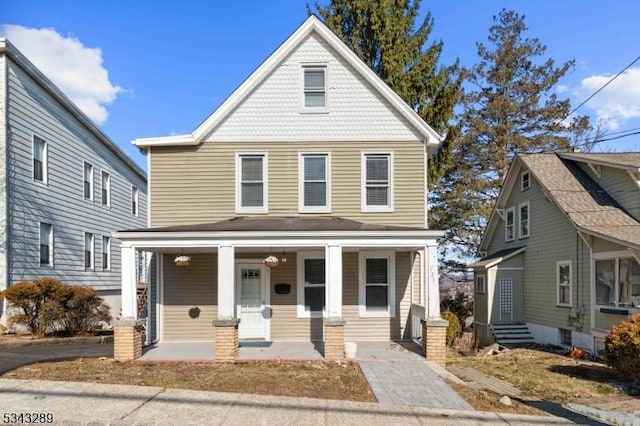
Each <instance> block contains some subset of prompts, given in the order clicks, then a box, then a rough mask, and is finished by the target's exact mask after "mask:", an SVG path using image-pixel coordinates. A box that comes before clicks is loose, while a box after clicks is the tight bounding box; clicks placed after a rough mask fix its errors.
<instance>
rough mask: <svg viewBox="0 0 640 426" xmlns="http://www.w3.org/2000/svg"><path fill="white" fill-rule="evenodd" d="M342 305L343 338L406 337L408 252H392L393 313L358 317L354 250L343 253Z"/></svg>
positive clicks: (409, 258)
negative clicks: (393, 256)
mask: <svg viewBox="0 0 640 426" xmlns="http://www.w3.org/2000/svg"><path fill="white" fill-rule="evenodd" d="M342 270H343V280H344V282H343V295H342V297H343V304H344V306H343V308H342V315H343V318H344V320H345V326H344V333H345V339H346V340H354V341H358V340H397V339H403V338H409V331H410V324H409V310H410V308H411V283H410V282H411V256H410V253H409V252H397V253H396V316H395V317H394V318H369V317H365V318H361V317H360V313H359V306H358V291H359V290H358V284H359V283H358V253H345V255H344V257H343V266H342Z"/></svg>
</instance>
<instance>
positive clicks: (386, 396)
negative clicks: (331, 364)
mask: <svg viewBox="0 0 640 426" xmlns="http://www.w3.org/2000/svg"><path fill="white" fill-rule="evenodd" d="M359 364H360V368H361V369H362V372H363V373H364V376H365V377H366V378H367V381H368V382H369V385H370V386H371V390H373V393H374V394H375V395H376V398H377V399H378V402H379V403H380V404H393V405H412V406H416V407H430V408H447V409H453V410H473V408H472V407H471V406H470V405H469V404H468V403H467V402H466V401H465V400H463V399H462V397H460V395H458V394H457V393H455V392H454V391H453V389H451V388H450V387H449V386H448V385H447V384H446V383H445V382H444V381H443V380H442V379H441V378H440V377H439V376H438V375H437V374H436V373H435V372H434V371H433V370H431V368H429V367H428V366H427V363H426V361H359Z"/></svg>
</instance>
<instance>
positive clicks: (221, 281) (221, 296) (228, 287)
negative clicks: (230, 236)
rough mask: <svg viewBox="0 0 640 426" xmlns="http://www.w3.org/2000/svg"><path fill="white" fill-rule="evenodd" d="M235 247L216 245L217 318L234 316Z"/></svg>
mask: <svg viewBox="0 0 640 426" xmlns="http://www.w3.org/2000/svg"><path fill="white" fill-rule="evenodd" d="M235 269H236V265H235V249H234V247H233V246H232V245H225V246H220V247H218V319H221V320H228V319H234V318H235V317H236V316H235V304H236V301H235V287H236V285H235V277H234V275H235Z"/></svg>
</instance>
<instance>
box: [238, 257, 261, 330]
mask: <svg viewBox="0 0 640 426" xmlns="http://www.w3.org/2000/svg"><path fill="white" fill-rule="evenodd" d="M266 275H267V274H266V268H265V266H264V265H263V264H262V263H238V265H237V267H236V282H237V286H236V290H237V293H236V294H237V295H238V296H237V309H238V315H239V317H240V325H239V326H238V337H239V338H241V339H266V338H267V315H266V305H267V301H266V296H267V294H266V293H267V292H266V290H267V276H266Z"/></svg>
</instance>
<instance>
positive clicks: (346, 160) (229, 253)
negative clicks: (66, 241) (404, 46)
mask: <svg viewBox="0 0 640 426" xmlns="http://www.w3.org/2000/svg"><path fill="white" fill-rule="evenodd" d="M440 141H441V136H440V135H438V134H437V133H436V132H435V131H434V130H433V129H431V128H430V127H429V126H428V125H427V124H426V123H425V122H424V121H423V120H422V119H421V118H420V117H419V116H418V115H417V114H416V113H415V112H414V111H413V110H412V109H411V108H410V107H409V106H408V105H407V104H405V103H404V102H403V101H402V100H401V98H400V97H399V96H398V95H396V94H395V93H394V92H393V91H392V90H391V89H390V88H389V87H388V86H387V85H386V84H385V83H384V82H383V81H382V80H380V79H379V78H378V77H377V76H376V75H375V74H374V73H373V72H372V71H371V70H370V69H369V68H368V67H367V66H366V65H365V64H364V63H363V62H361V61H360V60H359V59H358V58H357V56H356V55H355V54H354V53H352V52H351V51H350V50H349V49H348V48H347V47H346V46H345V45H344V44H343V43H342V42H341V41H340V39H339V38H338V37H336V36H335V35H334V34H333V33H332V32H331V31H330V30H329V29H328V28H327V27H326V26H325V25H324V24H323V23H322V22H321V21H320V20H319V19H318V18H316V17H314V16H311V17H309V18H308V19H307V20H306V21H305V22H304V23H303V24H302V25H301V26H300V27H299V28H298V29H297V30H296V31H295V32H294V33H293V34H292V35H291V36H290V37H289V38H288V39H287V40H286V41H285V42H284V43H283V44H282V45H281V46H280V47H279V48H278V49H277V50H275V52H273V53H272V54H271V56H270V57H269V58H268V59H267V60H266V61H265V62H264V63H263V64H262V65H260V66H259V67H258V68H257V69H256V70H255V71H254V72H253V74H251V75H250V76H249V77H248V78H247V79H246V80H245V81H244V82H243V83H242V84H241V85H240V87H238V88H237V89H236V90H235V91H234V92H233V93H232V94H231V96H229V98H228V99H227V100H226V101H225V102H224V103H223V104H222V105H221V106H220V107H219V108H218V109H217V110H216V111H214V112H213V114H211V115H210V116H209V117H208V118H207V119H206V120H205V121H204V122H203V123H202V124H201V125H200V126H199V127H198V128H196V129H195V130H194V131H193V133H191V134H187V135H180V136H167V137H158V138H144V139H137V140H135V141H134V144H135V145H136V146H138V147H139V148H140V149H141V150H143V151H144V152H145V153H146V155H147V158H148V171H149V203H150V204H149V211H150V215H149V219H150V222H149V226H148V228H145V229H134V230H127V231H122V232H118V233H117V237H118V238H120V239H121V240H122V241H123V245H122V259H123V275H122V291H123V294H124V295H125V296H124V299H125V300H128V303H125V302H123V316H124V317H128V318H129V319H135V318H136V310H135V286H134V281H133V275H132V273H131V270H130V269H126V266H125V265H127V264H128V267H129V268H132V265H133V258H132V254H133V253H134V251H135V250H148V251H151V252H153V253H155V255H156V258H157V267H156V269H155V271H154V272H153V274H152V275H154V276H155V277H156V278H157V280H156V283H155V286H153V287H152V288H151V297H150V300H151V309H150V311H151V322H150V336H151V340H152V341H157V342H170V341H215V346H216V350H215V353H216V355H215V356H216V359H217V360H220V361H232V360H234V359H235V358H236V357H237V353H238V340H239V339H240V340H242V339H251V340H265V341H314V342H323V343H324V345H323V346H324V355H325V357H326V358H334V359H335V358H341V357H342V356H343V349H344V341H345V339H346V340H349V341H365V340H375V341H390V340H403V339H412V338H418V337H421V336H422V334H423V330H422V325H421V319H425V318H426V321H424V324H425V333H428V336H427V338H424V339H423V343H424V346H425V348H426V354H427V358H431V359H434V360H437V361H440V362H444V339H445V337H444V327H446V321H443V320H441V318H440V311H439V297H438V264H437V241H438V238H439V237H441V236H442V232H441V231H435V230H430V229H427V225H426V224H427V198H426V195H427V181H426V176H427V167H428V159H429V157H430V155H431V154H432V153H433V152H434V150H435V149H436V148H437V147H438V145H439V143H440ZM179 256H185V257H186V258H188V266H185V265H184V264H181V265H182V266H178V263H180V260H185V261H186V260H187V259H186V258H181V257H179ZM274 258H275V260H276V261H277V266H276V265H269V260H274ZM127 262H128V263H127ZM133 325H134V322H132V321H129V322H127V321H125V322H123V323H122V324H121V325H120V327H118V329H117V331H116V356H117V357H120V358H127V357H136V356H139V349H138V348H133V349H132V347H131V343H130V342H132V341H136V340H132V337H131V336H134V335H135V334H134V331H132V330H133V328H132V327H133ZM118 330H119V331H118Z"/></svg>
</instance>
